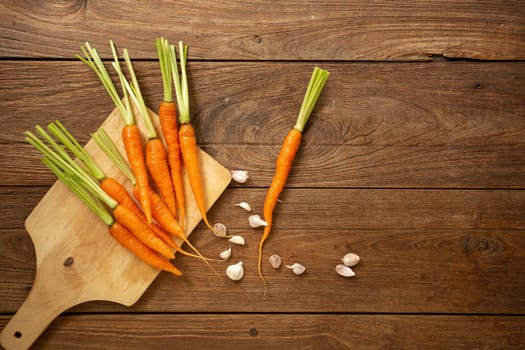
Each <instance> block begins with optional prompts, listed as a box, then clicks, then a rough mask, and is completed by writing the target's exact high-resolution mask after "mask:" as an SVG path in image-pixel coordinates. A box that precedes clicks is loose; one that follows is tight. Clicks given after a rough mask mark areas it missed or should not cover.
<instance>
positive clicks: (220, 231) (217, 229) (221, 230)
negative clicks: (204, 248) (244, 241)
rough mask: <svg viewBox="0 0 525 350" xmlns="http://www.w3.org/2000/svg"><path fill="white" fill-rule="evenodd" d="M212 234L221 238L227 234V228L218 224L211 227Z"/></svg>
mask: <svg viewBox="0 0 525 350" xmlns="http://www.w3.org/2000/svg"><path fill="white" fill-rule="evenodd" d="M212 232H213V234H214V235H215V236H217V237H220V238H222V237H224V236H226V234H227V233H228V228H227V227H226V225H224V224H223V223H220V222H218V223H216V224H215V225H213V231H212Z"/></svg>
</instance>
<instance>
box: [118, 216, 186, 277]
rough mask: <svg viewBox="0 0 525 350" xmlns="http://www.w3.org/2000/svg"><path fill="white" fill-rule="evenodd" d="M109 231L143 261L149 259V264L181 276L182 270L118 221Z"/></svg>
mask: <svg viewBox="0 0 525 350" xmlns="http://www.w3.org/2000/svg"><path fill="white" fill-rule="evenodd" d="M109 233H110V234H111V236H113V237H114V238H115V239H116V240H117V241H118V242H119V243H120V244H121V245H122V246H124V247H126V248H127V249H128V250H130V251H131V252H132V253H133V254H135V255H136V256H137V257H139V258H140V259H142V260H143V261H147V262H148V263H149V265H151V266H153V267H156V268H157V269H159V270H163V271H168V272H171V273H173V274H174V275H176V276H181V275H182V272H180V270H179V269H177V268H176V267H175V266H173V265H172V264H170V263H169V262H168V261H167V260H164V259H162V258H160V257H159V256H158V255H156V254H155V253H154V252H153V251H152V250H151V249H149V248H148V247H147V246H144V245H143V244H142V242H140V241H139V240H138V239H137V238H136V237H135V236H134V235H133V234H132V233H131V232H129V230H128V229H127V228H126V227H125V226H123V225H121V224H120V223H119V222H118V221H117V222H115V223H114V224H113V225H111V226H110V228H109Z"/></svg>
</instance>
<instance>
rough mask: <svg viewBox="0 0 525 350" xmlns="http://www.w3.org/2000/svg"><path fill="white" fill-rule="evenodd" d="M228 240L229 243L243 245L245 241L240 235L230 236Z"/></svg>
mask: <svg viewBox="0 0 525 350" xmlns="http://www.w3.org/2000/svg"><path fill="white" fill-rule="evenodd" d="M229 241H230V243H233V244H237V245H244V244H245V243H246V242H245V241H244V238H243V237H242V236H232V238H230V239H229Z"/></svg>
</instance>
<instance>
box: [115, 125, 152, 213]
mask: <svg viewBox="0 0 525 350" xmlns="http://www.w3.org/2000/svg"><path fill="white" fill-rule="evenodd" d="M122 142H123V143H124V148H125V150H126V154H127V156H128V161H129V165H130V167H131V170H132V171H133V174H134V175H135V179H136V181H137V185H136V186H137V188H138V201H139V202H140V204H141V207H142V210H143V211H144V214H145V215H146V220H147V222H148V223H150V222H151V221H152V216H151V202H150V198H149V190H150V186H149V183H148V173H147V170H146V164H145V163H144V153H143V152H142V140H141V136H140V130H139V128H138V127H137V126H136V125H126V126H125V127H124V128H123V129H122Z"/></svg>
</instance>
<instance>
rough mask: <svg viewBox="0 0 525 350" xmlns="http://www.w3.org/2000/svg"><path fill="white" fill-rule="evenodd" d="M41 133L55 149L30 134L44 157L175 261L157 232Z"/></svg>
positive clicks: (139, 237) (131, 228)
mask: <svg viewBox="0 0 525 350" xmlns="http://www.w3.org/2000/svg"><path fill="white" fill-rule="evenodd" d="M36 129H37V131H38V133H39V134H40V135H41V136H42V137H43V138H44V139H45V140H46V141H47V142H48V143H49V144H50V145H51V146H52V147H53V149H54V150H53V149H51V148H49V147H48V146H46V145H45V144H44V143H43V142H42V141H40V139H39V138H38V137H36V136H35V135H34V134H32V133H31V132H26V140H27V141H28V142H29V143H30V144H31V145H33V146H34V147H35V148H37V149H38V150H39V151H40V152H42V153H43V154H44V156H46V157H48V158H49V159H50V160H51V161H53V162H54V163H55V165H56V166H57V167H60V168H62V169H63V170H64V171H65V172H67V173H68V175H70V176H71V177H75V178H76V179H77V180H76V181H77V182H78V183H79V184H80V186H83V187H85V188H86V189H87V191H89V192H90V193H92V194H93V195H95V196H97V197H98V198H99V199H100V200H101V201H102V202H103V203H104V204H105V205H106V206H107V207H109V208H110V209H111V210H112V215H113V216H114V217H115V218H116V219H117V220H118V221H120V222H121V223H122V224H123V225H125V226H126V227H127V228H128V229H129V230H130V231H131V232H132V233H133V234H134V235H135V236H137V238H138V239H140V240H141V241H142V242H143V243H144V244H145V245H147V246H149V247H150V248H151V249H153V250H155V251H156V252H158V253H159V254H162V255H163V256H165V257H167V258H169V259H173V258H174V254H173V252H172V251H171V249H170V248H169V247H168V246H167V245H166V244H165V243H164V242H163V241H162V240H161V239H160V238H158V237H157V236H156V235H155V233H154V232H153V231H152V230H151V229H150V228H149V227H148V225H147V224H145V223H143V222H142V221H141V220H140V219H139V218H138V217H137V216H136V215H135V214H133V212H132V211H131V210H129V209H127V208H125V207H124V206H121V205H119V204H118V203H117V202H116V201H115V200H114V199H113V198H111V197H110V196H109V195H108V194H107V193H106V192H104V190H103V189H102V188H101V187H100V185H99V183H97V181H96V180H95V179H93V177H91V176H90V175H89V174H88V173H87V172H86V170H84V168H82V167H81V166H80V165H79V164H77V163H76V162H75V161H74V160H73V159H72V158H71V157H69V156H68V155H67V153H66V152H65V151H64V149H63V148H62V147H61V146H60V145H58V144H57V143H56V142H55V141H54V140H53V139H52V138H51V136H49V134H47V132H45V131H44V129H42V128H41V127H39V126H37V128H36Z"/></svg>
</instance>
